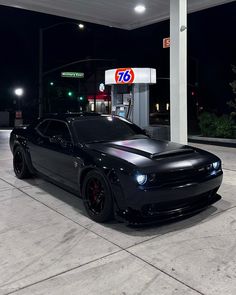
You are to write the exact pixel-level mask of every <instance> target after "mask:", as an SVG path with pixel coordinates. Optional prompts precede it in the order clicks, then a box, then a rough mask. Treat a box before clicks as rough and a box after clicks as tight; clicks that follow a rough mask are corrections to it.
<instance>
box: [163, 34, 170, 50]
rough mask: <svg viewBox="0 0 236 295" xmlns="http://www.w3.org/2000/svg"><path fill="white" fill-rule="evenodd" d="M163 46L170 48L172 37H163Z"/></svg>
mask: <svg viewBox="0 0 236 295" xmlns="http://www.w3.org/2000/svg"><path fill="white" fill-rule="evenodd" d="M163 48H170V37H168V38H164V39H163Z"/></svg>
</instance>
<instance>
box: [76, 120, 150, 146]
mask: <svg viewBox="0 0 236 295" xmlns="http://www.w3.org/2000/svg"><path fill="white" fill-rule="evenodd" d="M73 127H74V130H75V132H76V134H77V136H78V140H79V142H81V143H93V142H103V141H104V142H106V141H114V140H125V139H134V138H144V137H146V135H145V133H144V131H143V130H142V129H141V128H139V127H138V126H136V125H134V124H132V123H130V122H128V121H126V120H124V119H119V118H117V117H111V116H104V117H102V116H101V117H100V116H99V117H82V118H81V119H78V120H76V121H74V123H73Z"/></svg>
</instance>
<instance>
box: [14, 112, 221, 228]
mask: <svg viewBox="0 0 236 295" xmlns="http://www.w3.org/2000/svg"><path fill="white" fill-rule="evenodd" d="M10 147H11V150H12V153H13V165H14V171H15V174H16V176H17V177H18V178H26V177H29V176H31V175H33V174H35V173H37V174H41V175H43V176H44V177H46V178H48V179H49V180H50V181H53V182H55V183H56V184H58V185H60V186H62V187H64V188H65V189H68V190H70V191H72V192H73V193H76V194H77V195H80V196H82V198H83V202H84V206H85V208H86V211H87V213H88V215H89V216H90V217H91V218H92V219H93V220H95V221H97V222H105V221H107V220H109V219H111V218H112V217H113V216H114V215H115V216H116V217H117V218H118V217H120V218H122V219H125V220H127V221H129V222H136V221H139V222H145V221H151V220H159V219H160V220H170V219H173V218H177V217H180V216H185V215H190V214H193V213H196V212H198V211H201V210H202V209H204V208H206V207H207V206H209V205H211V204H213V203H214V202H216V201H218V200H219V199H220V198H221V197H220V196H219V195H217V194H216V192H217V190H218V188H219V187H220V185H221V182H222V175H223V173H222V170H221V161H220V159H219V158H218V157H216V156H215V155H213V154H211V153H209V152H207V151H203V150H200V149H197V148H194V147H190V146H187V145H180V144H177V143H173V142H168V141H159V140H155V139H151V138H150V137H149V136H147V135H146V133H145V131H144V130H142V129H140V128H139V127H138V126H136V125H134V124H133V123H131V122H129V121H127V120H125V119H123V118H119V117H116V116H109V115H100V114H96V113H81V114H64V115H51V116H48V117H45V118H42V119H39V120H37V121H36V122H35V123H33V124H31V125H29V126H22V127H16V128H14V129H13V131H12V132H11V136H10Z"/></svg>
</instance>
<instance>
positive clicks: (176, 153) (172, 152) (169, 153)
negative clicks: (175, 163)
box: [150, 148, 195, 159]
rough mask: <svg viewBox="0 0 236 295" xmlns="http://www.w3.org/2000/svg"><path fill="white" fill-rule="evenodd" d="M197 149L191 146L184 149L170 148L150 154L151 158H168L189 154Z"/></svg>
mask: <svg viewBox="0 0 236 295" xmlns="http://www.w3.org/2000/svg"><path fill="white" fill-rule="evenodd" d="M194 152H195V151H194V150H193V149H190V148H184V149H178V150H170V151H165V152H160V153H156V154H152V155H151V156H150V158H151V159H162V158H168V157H174V156H180V155H187V154H192V153H194Z"/></svg>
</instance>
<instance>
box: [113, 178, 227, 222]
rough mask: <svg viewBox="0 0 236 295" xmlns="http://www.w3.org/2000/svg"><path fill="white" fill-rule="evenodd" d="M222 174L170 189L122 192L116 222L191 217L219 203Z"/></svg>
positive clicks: (137, 189)
mask: <svg viewBox="0 0 236 295" xmlns="http://www.w3.org/2000/svg"><path fill="white" fill-rule="evenodd" d="M222 177H223V173H222V172H221V173H220V174H219V175H217V176H215V177H213V178H211V179H206V180H205V181H202V182H198V183H187V184H185V185H180V186H173V187H171V188H157V189H154V188H153V189H147V190H145V189H143V190H142V189H140V188H136V189H135V191H133V192H131V190H130V189H127V190H126V192H125V200H126V201H125V206H124V203H123V204H122V208H120V209H121V210H118V211H117V212H116V213H117V217H118V219H120V218H121V219H123V220H125V221H127V222H129V223H134V224H135V223H152V222H157V221H162V222H163V221H164V222H165V221H171V220H173V219H177V218H182V217H185V216H189V215H193V214H195V213H198V212H199V211H202V210H203V209H205V208H206V207H208V206H210V205H212V204H214V203H215V202H217V201H219V200H220V199H221V197H220V196H219V195H217V194H216V193H217V190H218V189H219V187H220V185H221V182H222Z"/></svg>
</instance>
